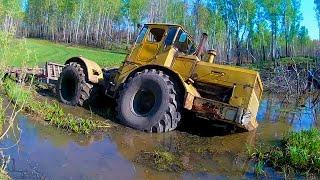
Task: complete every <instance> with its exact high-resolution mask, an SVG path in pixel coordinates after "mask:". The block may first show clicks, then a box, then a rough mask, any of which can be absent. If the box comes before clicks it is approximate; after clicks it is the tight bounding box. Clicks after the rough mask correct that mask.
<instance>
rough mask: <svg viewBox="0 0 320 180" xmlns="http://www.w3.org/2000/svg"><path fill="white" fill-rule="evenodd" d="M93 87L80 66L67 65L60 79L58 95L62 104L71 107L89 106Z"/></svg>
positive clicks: (74, 64) (72, 63)
mask: <svg viewBox="0 0 320 180" xmlns="http://www.w3.org/2000/svg"><path fill="white" fill-rule="evenodd" d="M93 87H94V86H93V85H92V84H90V83H89V82H87V80H86V74H85V73H84V70H83V68H82V67H81V65H80V64H78V63H75V62H71V63H70V64H67V65H66V66H65V67H64V68H63V70H62V72H61V74H60V77H59V80H58V84H57V93H58V97H59V99H60V101H61V102H63V103H65V104H67V105H71V106H76V105H79V106H84V105H87V104H89V99H90V94H92V91H93Z"/></svg>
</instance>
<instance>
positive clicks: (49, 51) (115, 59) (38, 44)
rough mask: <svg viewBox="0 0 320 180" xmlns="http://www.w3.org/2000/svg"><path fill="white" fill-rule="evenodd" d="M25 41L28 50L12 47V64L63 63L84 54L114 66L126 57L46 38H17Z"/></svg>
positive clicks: (91, 58)
mask: <svg viewBox="0 0 320 180" xmlns="http://www.w3.org/2000/svg"><path fill="white" fill-rule="evenodd" d="M16 41H20V43H21V41H24V46H25V47H24V48H25V49H26V51H23V50H22V51H21V49H17V51H19V52H18V53H15V49H12V50H11V51H12V53H14V54H15V56H14V57H13V58H12V59H11V60H10V62H9V65H10V66H18V67H19V66H20V67H21V66H22V64H21V62H26V65H27V66H38V65H39V66H41V65H44V64H45V62H47V61H50V62H56V63H61V64H63V63H64V62H65V61H66V60H68V59H69V58H71V57H74V56H83V57H85V58H87V59H89V60H92V61H95V62H96V63H97V64H99V65H100V66H101V67H112V66H117V65H119V64H120V63H121V62H122V61H123V60H124V59H125V56H126V55H125V54H120V53H113V52H110V51H107V50H103V49H98V48H88V47H76V46H69V45H67V44H59V43H54V42H51V41H46V40H39V39H25V40H16Z"/></svg>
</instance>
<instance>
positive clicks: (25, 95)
mask: <svg viewBox="0 0 320 180" xmlns="http://www.w3.org/2000/svg"><path fill="white" fill-rule="evenodd" d="M4 90H5V92H6V93H7V95H8V98H9V99H10V100H11V101H13V102H14V103H15V104H16V105H18V106H20V107H22V108H23V109H24V110H25V111H27V112H29V113H32V114H37V115H39V116H41V118H44V119H45V120H46V121H49V123H50V124H52V125H54V126H56V127H58V128H63V129H66V130H70V131H72V132H75V133H81V134H89V133H91V132H92V131H94V130H96V129H97V124H98V123H99V122H95V121H92V120H89V119H83V118H76V117H74V116H72V115H71V114H65V113H64V111H63V109H62V108H61V107H60V106H59V104H58V103H48V102H40V101H37V100H36V99H35V97H34V96H33V94H32V92H31V91H30V90H28V89H25V88H23V87H21V86H19V85H17V84H15V83H14V82H13V81H11V80H9V79H7V80H6V81H5V82H4ZM0 112H1V109H0Z"/></svg>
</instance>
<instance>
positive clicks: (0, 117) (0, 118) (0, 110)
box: [0, 97, 5, 135]
mask: <svg viewBox="0 0 320 180" xmlns="http://www.w3.org/2000/svg"><path fill="white" fill-rule="evenodd" d="M4 120H5V110H4V107H3V99H2V97H0V135H1V134H2V127H3V123H4Z"/></svg>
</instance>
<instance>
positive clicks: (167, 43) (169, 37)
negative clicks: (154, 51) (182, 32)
mask: <svg viewBox="0 0 320 180" xmlns="http://www.w3.org/2000/svg"><path fill="white" fill-rule="evenodd" d="M176 33H177V28H175V27H174V28H173V27H172V28H170V29H169V31H168V35H167V38H166V40H165V41H164V45H165V46H166V47H167V46H170V45H172V44H173V40H174V37H175V36H176Z"/></svg>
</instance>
